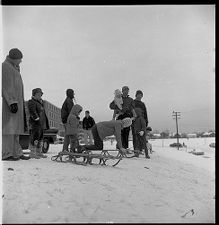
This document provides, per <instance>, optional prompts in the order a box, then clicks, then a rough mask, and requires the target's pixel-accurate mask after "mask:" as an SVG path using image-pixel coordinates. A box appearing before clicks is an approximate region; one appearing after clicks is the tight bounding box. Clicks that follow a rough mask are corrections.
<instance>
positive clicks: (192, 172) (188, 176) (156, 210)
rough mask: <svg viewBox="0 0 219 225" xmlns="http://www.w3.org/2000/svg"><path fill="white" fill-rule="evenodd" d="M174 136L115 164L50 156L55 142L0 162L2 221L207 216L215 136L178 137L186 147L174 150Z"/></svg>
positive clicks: (205, 219) (210, 215)
mask: <svg viewBox="0 0 219 225" xmlns="http://www.w3.org/2000/svg"><path fill="white" fill-rule="evenodd" d="M174 142H176V139H165V140H151V141H150V143H151V144H152V146H153V150H154V152H153V153H152V154H151V155H150V157H151V159H145V158H144V156H143V155H141V156H140V158H131V159H128V158H124V159H123V160H122V161H121V162H120V163H119V164H118V165H117V166H116V167H110V166H100V165H88V166H81V165H75V164H71V163H58V162H53V161H51V156H53V155H55V154H57V153H58V152H59V151H60V150H61V148H62V145H60V144H57V145H51V146H50V149H49V152H48V154H47V155H48V158H46V159H31V160H27V161H25V160H24V161H22V160H20V161H16V162H12V161H3V162H2V170H3V174H2V179H3V189H2V208H3V209H2V222H3V223H5V224H6V223H100V222H102V223H114V222H115V223H215V148H210V147H209V144H210V143H212V142H215V139H214V138H206V139H202V138H194V139H192V138H190V139H189V140H187V139H185V140H184V141H182V140H181V139H180V143H182V142H184V143H185V144H186V145H187V149H186V148H183V149H181V150H179V151H178V150H177V149H176V148H171V147H169V144H171V143H174ZM115 144H116V143H115V142H114V143H113V145H111V142H110V141H106V142H105V143H104V145H105V146H104V148H110V149H114V148H115ZM131 146H132V145H131V143H130V147H131ZM194 148H195V149H196V150H202V151H204V152H205V154H204V155H199V156H197V155H193V154H191V153H189V151H190V150H192V149H194Z"/></svg>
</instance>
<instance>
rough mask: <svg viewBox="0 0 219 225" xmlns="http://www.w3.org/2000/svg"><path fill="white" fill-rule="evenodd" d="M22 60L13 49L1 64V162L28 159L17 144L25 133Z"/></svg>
mask: <svg viewBox="0 0 219 225" xmlns="http://www.w3.org/2000/svg"><path fill="white" fill-rule="evenodd" d="M22 58H23V54H22V52H21V51H20V50H19V49H17V48H13V49H11V50H10V51H9V54H8V55H7V57H6V59H5V61H4V62H3V63H2V160H11V161H15V160H19V159H23V160H26V159H30V157H27V156H24V155H23V151H22V148H21V146H20V143H19V135H20V134H23V133H24V132H25V131H27V123H26V114H25V108H24V87H23V80H22V77H21V74H20V63H21V62H22Z"/></svg>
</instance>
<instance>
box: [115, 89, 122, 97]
mask: <svg viewBox="0 0 219 225" xmlns="http://www.w3.org/2000/svg"><path fill="white" fill-rule="evenodd" d="M114 94H115V95H116V96H117V95H122V92H121V91H120V90H119V89H116V90H115V92H114Z"/></svg>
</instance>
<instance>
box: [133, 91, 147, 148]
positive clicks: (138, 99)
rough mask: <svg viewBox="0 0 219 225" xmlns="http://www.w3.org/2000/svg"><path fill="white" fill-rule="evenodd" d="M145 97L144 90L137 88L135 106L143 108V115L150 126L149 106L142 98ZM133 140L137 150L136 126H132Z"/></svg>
mask: <svg viewBox="0 0 219 225" xmlns="http://www.w3.org/2000/svg"><path fill="white" fill-rule="evenodd" d="M142 98H143V92H142V91H141V90H137V91H136V93H135V99H134V107H135V108H140V109H141V110H142V116H143V118H144V120H145V125H146V127H147V126H148V115H147V108H146V106H145V104H144V102H142V101H141V99H142ZM132 137H133V138H132V141H133V148H134V150H136V148H137V146H136V135H135V132H134V128H133V126H132Z"/></svg>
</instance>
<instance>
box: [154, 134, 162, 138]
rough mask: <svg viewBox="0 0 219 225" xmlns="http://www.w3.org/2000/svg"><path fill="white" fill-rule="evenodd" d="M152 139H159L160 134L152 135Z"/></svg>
mask: <svg viewBox="0 0 219 225" xmlns="http://www.w3.org/2000/svg"><path fill="white" fill-rule="evenodd" d="M153 137H154V138H161V134H153Z"/></svg>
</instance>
